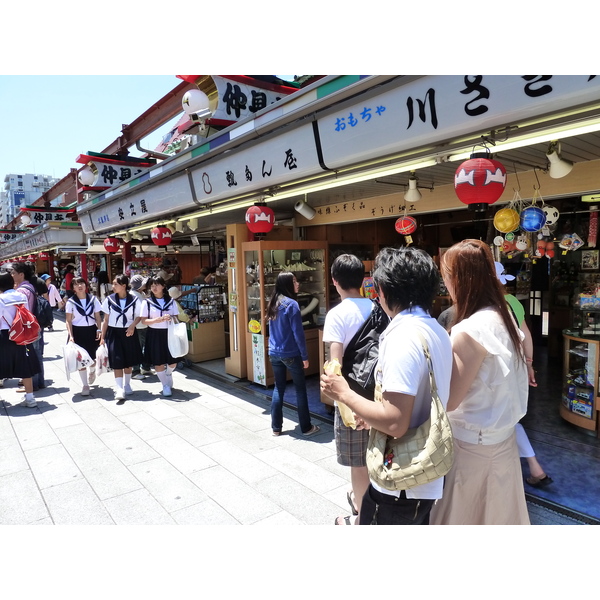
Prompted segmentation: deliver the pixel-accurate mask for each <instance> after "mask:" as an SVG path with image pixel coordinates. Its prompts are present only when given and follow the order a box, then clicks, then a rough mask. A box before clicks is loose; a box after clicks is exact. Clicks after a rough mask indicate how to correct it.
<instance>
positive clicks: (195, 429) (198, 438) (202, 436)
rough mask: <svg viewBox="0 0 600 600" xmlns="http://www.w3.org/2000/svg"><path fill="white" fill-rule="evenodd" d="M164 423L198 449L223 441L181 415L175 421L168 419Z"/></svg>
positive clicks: (194, 421) (196, 422)
mask: <svg viewBox="0 0 600 600" xmlns="http://www.w3.org/2000/svg"><path fill="white" fill-rule="evenodd" d="M162 423H163V425H166V426H167V427H168V428H169V429H170V430H171V431H172V432H173V433H176V434H177V435H178V436H180V437H181V438H183V439H184V440H186V441H187V442H189V443H190V444H192V446H196V447H197V448H199V447H202V446H206V445H207V444H213V443H215V442H218V441H220V440H221V436H219V435H218V434H216V433H215V432H214V431H211V430H210V429H208V428H206V427H204V425H201V424H200V423H198V421H196V420H194V419H192V418H191V417H188V416H184V415H181V416H179V417H175V418H174V419H167V420H165V421H163V422H162Z"/></svg>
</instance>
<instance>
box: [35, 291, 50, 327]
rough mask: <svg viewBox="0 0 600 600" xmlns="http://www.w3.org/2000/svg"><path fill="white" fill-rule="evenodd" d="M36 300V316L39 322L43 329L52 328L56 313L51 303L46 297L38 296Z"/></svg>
mask: <svg viewBox="0 0 600 600" xmlns="http://www.w3.org/2000/svg"><path fill="white" fill-rule="evenodd" d="M35 299H36V303H35V312H34V314H35V318H36V319H37V322H38V323H39V325H40V327H41V328H42V329H44V328H45V327H50V325H52V322H53V321H54V312H53V310H52V307H51V306H50V302H48V300H46V298H44V296H39V295H36V298H35Z"/></svg>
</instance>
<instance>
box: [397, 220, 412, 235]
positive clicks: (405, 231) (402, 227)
mask: <svg viewBox="0 0 600 600" xmlns="http://www.w3.org/2000/svg"><path fill="white" fill-rule="evenodd" d="M395 228H396V231H397V232H398V233H400V234H401V235H410V234H411V233H414V232H415V231H416V230H417V220H416V219H415V218H414V217H400V218H399V219H397V220H396V224H395Z"/></svg>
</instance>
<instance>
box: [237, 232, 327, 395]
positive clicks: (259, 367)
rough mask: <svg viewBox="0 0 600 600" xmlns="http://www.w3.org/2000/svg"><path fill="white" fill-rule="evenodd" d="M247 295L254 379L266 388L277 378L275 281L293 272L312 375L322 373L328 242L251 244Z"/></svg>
mask: <svg viewBox="0 0 600 600" xmlns="http://www.w3.org/2000/svg"><path fill="white" fill-rule="evenodd" d="M242 251H243V253H244V269H245V272H246V294H245V299H244V300H245V306H244V311H245V314H246V320H247V326H246V331H247V336H248V338H249V339H248V346H247V347H248V348H251V352H249V353H248V378H249V379H252V380H253V381H254V382H255V383H259V384H261V385H265V386H268V385H272V384H273V375H272V372H271V369H270V364H269V362H268V336H269V328H268V322H267V321H266V320H265V311H266V308H267V304H268V303H269V300H270V298H271V296H272V294H273V292H274V290H275V281H276V280H277V276H278V275H279V273H282V272H286V271H289V272H292V273H293V274H294V275H295V276H296V279H297V281H298V283H299V284H300V290H299V292H298V298H297V299H298V304H299V306H300V311H301V314H302V324H303V326H304V332H305V336H306V343H307V348H308V353H309V368H308V369H307V370H306V374H307V375H310V374H313V373H317V372H319V370H320V364H319V349H318V327H320V326H322V325H323V323H324V320H325V314H326V313H327V305H326V298H327V294H326V289H325V286H326V274H325V268H326V265H327V257H326V253H327V250H326V247H325V245H324V244H323V243H322V242H293V241H278V242H266V241H265V242H247V243H245V244H243V246H242Z"/></svg>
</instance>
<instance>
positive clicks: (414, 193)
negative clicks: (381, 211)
mask: <svg viewBox="0 0 600 600" xmlns="http://www.w3.org/2000/svg"><path fill="white" fill-rule="evenodd" d="M418 183H419V179H418V178H417V176H416V175H415V172H414V171H411V172H410V177H409V178H408V190H406V193H405V194H404V199H405V200H406V202H410V203H411V204H413V203H414V202H418V201H419V200H420V199H421V198H422V197H423V196H422V195H421V192H420V191H419V188H418V185H417V184H418Z"/></svg>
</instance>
